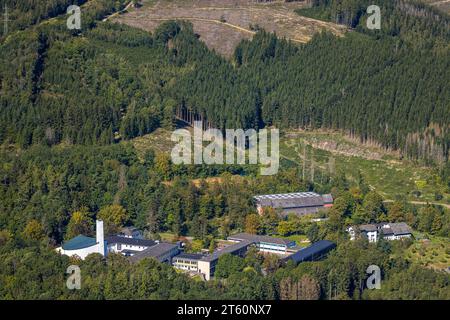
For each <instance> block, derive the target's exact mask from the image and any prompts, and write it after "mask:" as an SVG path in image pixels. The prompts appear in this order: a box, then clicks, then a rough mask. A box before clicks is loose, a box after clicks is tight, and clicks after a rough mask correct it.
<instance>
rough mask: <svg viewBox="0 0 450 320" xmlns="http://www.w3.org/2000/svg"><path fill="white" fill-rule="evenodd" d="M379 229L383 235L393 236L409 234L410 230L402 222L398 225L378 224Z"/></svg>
mask: <svg viewBox="0 0 450 320" xmlns="http://www.w3.org/2000/svg"><path fill="white" fill-rule="evenodd" d="M380 228H381V230H382V231H383V234H385V235H388V234H394V235H402V234H410V233H411V228H410V227H409V226H408V225H407V224H406V223H404V222H398V223H390V222H389V223H380Z"/></svg>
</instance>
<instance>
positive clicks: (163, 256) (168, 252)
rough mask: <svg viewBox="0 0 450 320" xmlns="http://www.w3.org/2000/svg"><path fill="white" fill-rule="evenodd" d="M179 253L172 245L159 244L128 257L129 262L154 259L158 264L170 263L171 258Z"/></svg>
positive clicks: (175, 246)
mask: <svg viewBox="0 0 450 320" xmlns="http://www.w3.org/2000/svg"><path fill="white" fill-rule="evenodd" d="M179 253H180V250H179V246H178V245H176V244H172V243H167V242H160V243H157V244H156V245H154V246H152V247H150V248H148V249H145V250H143V251H141V252H138V253H136V254H134V255H133V256H131V257H130V261H131V262H138V261H140V260H142V259H145V258H155V259H156V260H158V261H159V262H167V263H170V264H171V263H172V258H173V257H174V256H176V255H177V254H179Z"/></svg>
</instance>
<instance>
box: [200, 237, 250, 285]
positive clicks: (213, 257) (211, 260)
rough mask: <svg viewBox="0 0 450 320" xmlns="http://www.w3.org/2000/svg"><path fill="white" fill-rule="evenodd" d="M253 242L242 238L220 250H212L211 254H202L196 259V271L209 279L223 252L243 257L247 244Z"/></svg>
mask: <svg viewBox="0 0 450 320" xmlns="http://www.w3.org/2000/svg"><path fill="white" fill-rule="evenodd" d="M253 244H254V242H252V241H248V240H242V241H240V242H237V243H235V244H232V245H231V246H228V247H225V248H224V249H222V250H217V251H214V252H213V253H212V254H210V255H207V256H204V257H203V258H201V259H200V260H199V261H198V272H199V273H201V274H203V275H204V276H205V279H206V280H210V279H211V276H213V275H214V271H215V270H216V264H217V261H218V260H219V258H220V257H221V256H223V255H224V254H227V253H229V254H232V255H235V256H241V257H243V256H244V255H245V253H246V252H247V249H248V247H249V246H251V245H253Z"/></svg>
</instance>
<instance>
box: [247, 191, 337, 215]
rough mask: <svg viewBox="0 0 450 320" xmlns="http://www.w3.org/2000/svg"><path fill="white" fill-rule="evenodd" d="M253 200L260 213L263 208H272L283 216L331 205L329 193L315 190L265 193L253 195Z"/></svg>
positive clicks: (331, 198) (299, 213) (311, 211)
mask: <svg viewBox="0 0 450 320" xmlns="http://www.w3.org/2000/svg"><path fill="white" fill-rule="evenodd" d="M254 200H255V203H256V209H257V210H258V213H259V214H260V215H262V214H264V209H265V208H273V209H275V210H276V211H277V212H279V214H280V215H281V216H283V217H285V216H287V215H289V214H291V213H293V214H296V215H298V216H301V215H305V214H310V213H317V212H318V211H319V210H321V209H327V208H329V207H331V206H333V197H332V196H331V195H330V194H325V195H320V194H318V193H315V192H296V193H283V194H266V195H260V196H255V197H254Z"/></svg>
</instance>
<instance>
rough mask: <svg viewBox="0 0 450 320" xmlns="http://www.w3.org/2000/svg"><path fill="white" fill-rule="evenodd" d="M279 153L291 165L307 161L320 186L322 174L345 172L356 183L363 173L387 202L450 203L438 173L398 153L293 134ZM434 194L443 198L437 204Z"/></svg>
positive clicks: (321, 135)
mask: <svg viewBox="0 0 450 320" xmlns="http://www.w3.org/2000/svg"><path fill="white" fill-rule="evenodd" d="M305 147H306V157H304V149H305ZM280 153H281V156H282V158H283V157H284V158H285V159H288V160H290V162H291V165H292V164H293V165H298V166H301V167H303V161H304V160H305V161H306V162H305V166H306V170H305V171H306V176H307V177H308V178H310V177H311V176H312V170H311V168H312V166H314V167H315V168H316V169H315V174H314V177H315V181H316V182H319V183H320V179H321V174H320V171H324V172H327V173H332V174H333V173H336V172H338V171H340V170H342V171H344V172H345V174H346V176H347V178H348V179H349V180H353V181H355V180H356V177H357V176H358V171H361V173H362V175H363V177H364V178H365V180H366V182H367V183H368V184H369V185H370V187H371V188H373V189H375V190H376V191H378V192H379V193H380V194H381V195H382V196H383V197H384V198H386V199H396V198H397V197H405V196H406V198H407V199H408V200H411V201H430V202H439V203H444V204H448V203H450V194H448V193H446V191H448V190H446V188H445V183H444V181H441V180H440V178H439V176H438V175H437V171H436V170H434V169H432V168H428V167H421V166H419V165H416V164H414V163H412V162H410V161H405V160H399V159H398V155H397V154H396V153H395V152H386V151H384V150H383V149H381V148H379V147H377V146H365V145H362V144H359V143H357V142H355V141H352V140H350V139H348V138H346V137H345V136H343V135H342V134H340V133H336V132H315V131H312V132H305V131H297V132H290V133H287V134H286V135H284V136H283V137H282V139H281V142H280ZM303 158H305V159H303ZM413 191H420V193H421V195H420V196H419V197H416V196H414V195H413V194H412V192H413ZM435 193H440V194H442V195H443V199H442V200H440V201H436V200H435Z"/></svg>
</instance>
